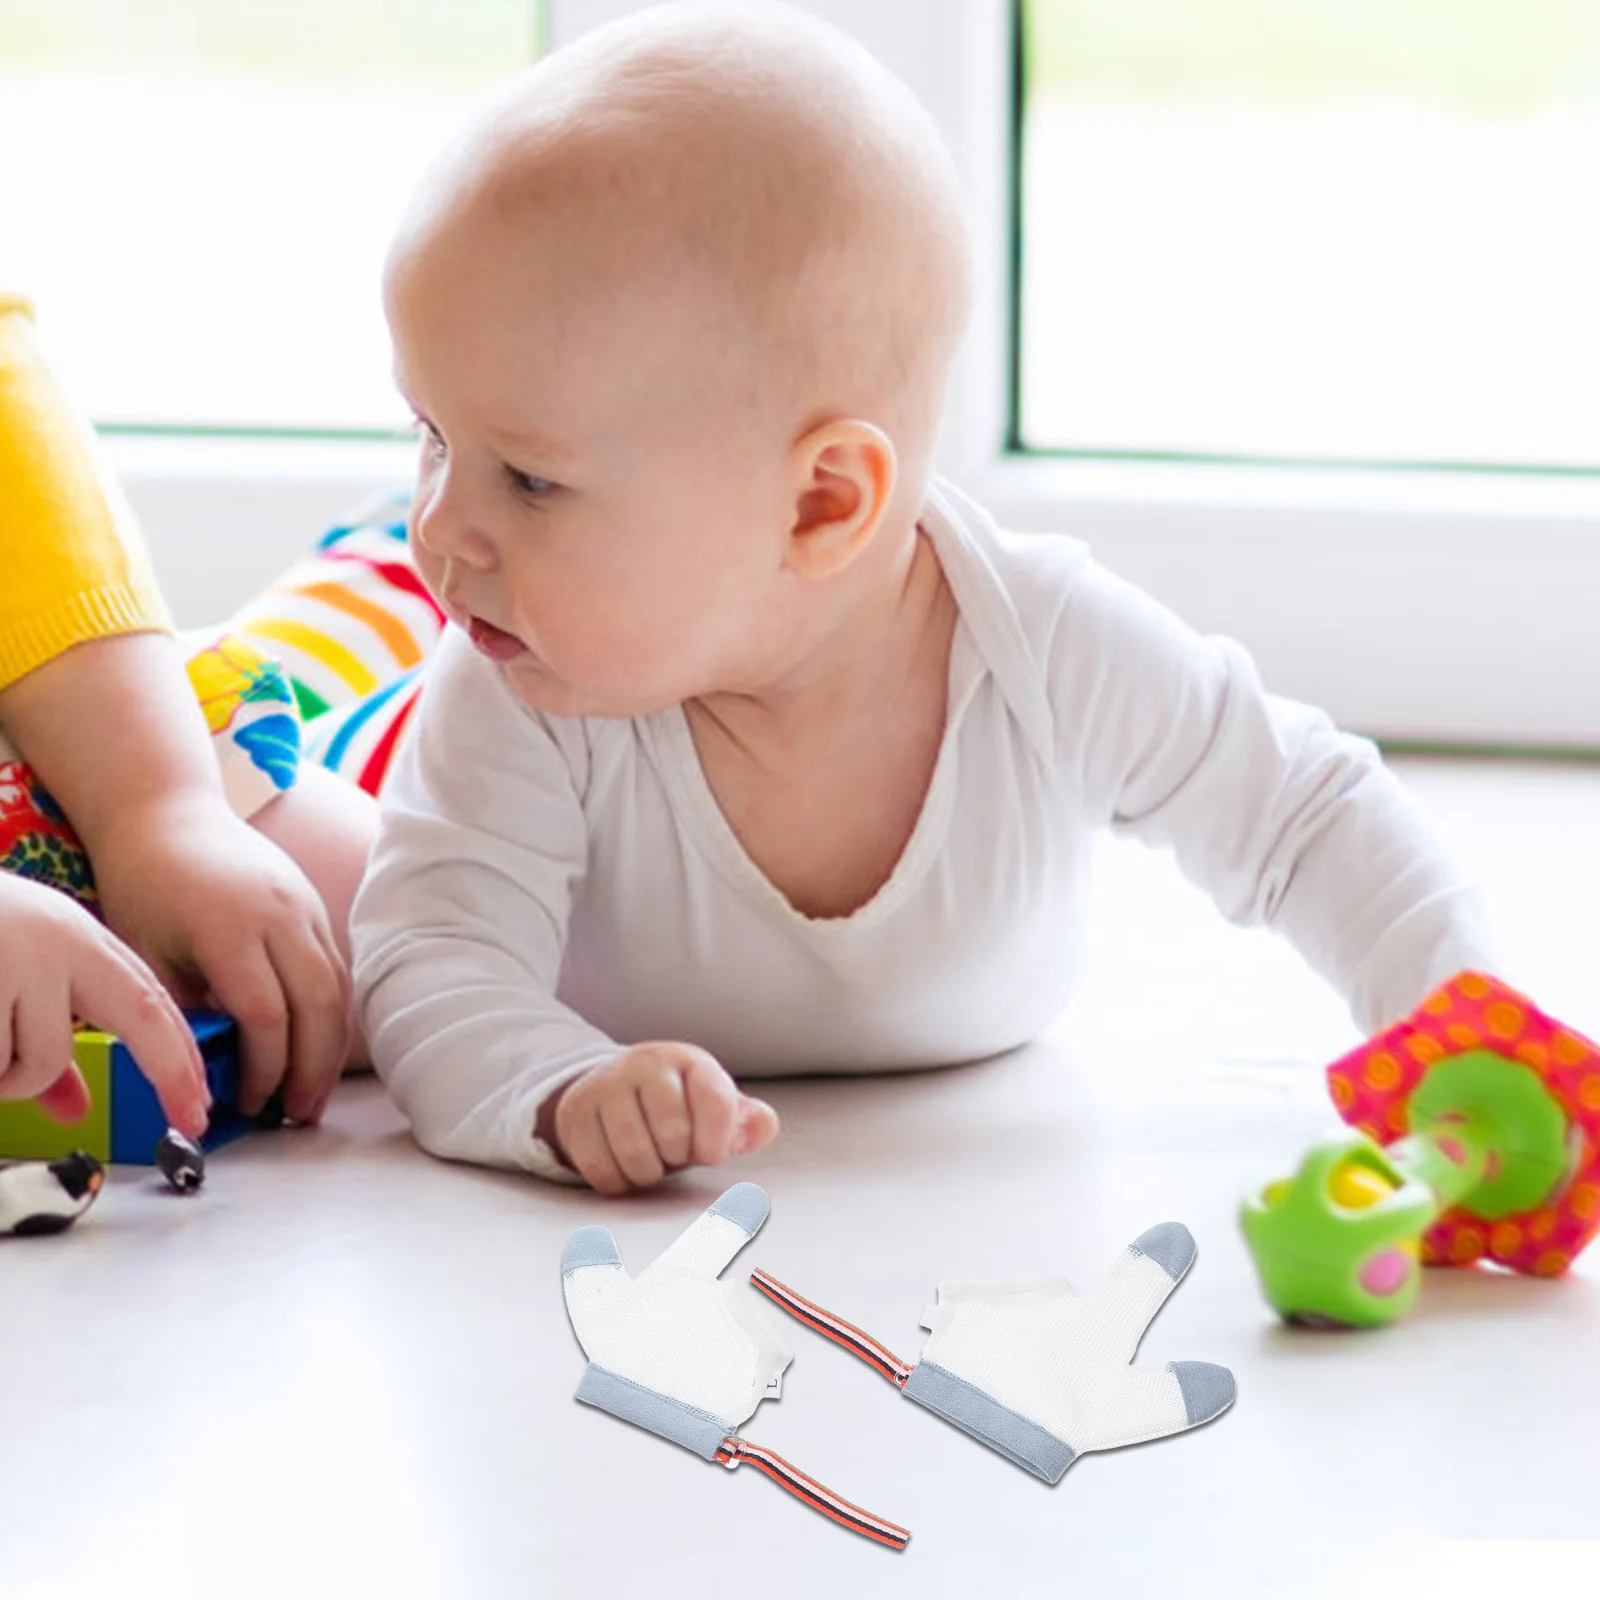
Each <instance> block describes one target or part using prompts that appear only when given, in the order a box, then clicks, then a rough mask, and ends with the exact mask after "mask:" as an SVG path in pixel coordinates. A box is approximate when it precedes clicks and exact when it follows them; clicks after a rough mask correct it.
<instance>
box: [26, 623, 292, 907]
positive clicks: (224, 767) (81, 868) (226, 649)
mask: <svg viewBox="0 0 1600 1600" xmlns="http://www.w3.org/2000/svg"><path fill="white" fill-rule="evenodd" d="M185 642H187V643H190V644H191V646H192V650H193V653H192V654H191V655H190V657H189V661H188V669H189V682H190V684H191V685H192V686H193V688H194V692H195V698H196V699H197V700H198V701H199V702H200V708H201V710H202V711H203V712H204V713H205V718H206V726H207V727H208V728H209V729H210V730H211V741H212V747H213V748H214V749H215V751H216V754H217V765H218V767H219V769H220V770H221V773H222V788H223V792H224V793H225V794H226V795H227V797H228V803H229V805H231V806H232V807H233V809H234V810H235V811H236V812H237V813H238V814H239V815H240V816H241V817H245V818H249V817H253V816H254V815H255V814H256V812H258V811H259V810H260V809H261V808H262V806H264V805H265V804H266V803H267V802H268V801H269V800H272V799H275V798H276V797H277V796H278V795H280V794H282V793H283V791H284V790H285V789H288V788H291V787H292V786H293V784H294V781H295V777H296V775H297V773H298V771H299V767H300V721H299V716H298V714H297V712H296V710H295V703H294V696H293V695H292V694H291V693H290V692H289V682H288V679H287V678H286V677H285V676H284V674H283V669H282V668H281V667H280V666H279V665H278V664H277V662H275V661H273V660H272V659H270V657H267V656H264V655H262V654H261V652H260V651H258V650H254V649H252V648H251V647H250V646H249V645H247V644H246V643H245V642H244V641H243V640H242V639H239V638H236V637H234V636H233V635H231V634H227V633H223V634H219V635H215V636H213V637H211V638H206V639H200V640H188V641H185ZM0 871H4V872H15V873H19V874H20V875H21V876H23V877H25V878H32V879H34V880H35V881H36V882H38V883H47V884H49V885H51V886H52V887H53V888H56V889H62V890H65V891H66V893H68V894H70V895H71V896H72V897H73V899H75V900H77V901H78V902H79V903H80V904H82V905H87V906H93V905H94V904H95V900H96V895H95V889H94V871H93V869H92V868H91V867H90V865H89V855H88V852H87V851H86V850H85V849H84V848H83V844H82V843H81V841H80V840H79V838H78V836H77V834H76V833H75V832H74V831H73V828H72V824H71V823H70V822H68V821H67V819H66V817H65V815H64V814H63V813H62V811H61V808H60V807H59V806H58V805H57V804H56V802H55V801H54V799H52V798H51V795H50V793H49V791H48V790H47V789H46V788H45V787H44V785H43V784H42V783H40V782H39V780H38V778H37V777H35V775H34V772H33V769H32V768H31V767H30V766H28V764H27V763H26V762H25V761H22V760H20V759H18V757H17V755H16V752H15V751H14V750H13V749H12V748H11V746H10V745H8V744H7V743H6V742H5V740H4V739H3V738H0Z"/></svg>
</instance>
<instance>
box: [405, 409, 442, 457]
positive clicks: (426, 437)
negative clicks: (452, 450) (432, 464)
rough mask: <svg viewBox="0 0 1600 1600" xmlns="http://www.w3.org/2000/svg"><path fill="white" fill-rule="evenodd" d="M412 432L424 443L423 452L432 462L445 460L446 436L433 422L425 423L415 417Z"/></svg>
mask: <svg viewBox="0 0 1600 1600" xmlns="http://www.w3.org/2000/svg"><path fill="white" fill-rule="evenodd" d="M411 431H412V432H413V433H414V434H416V436H417V437H418V438H419V439H420V440H421V441H422V448H423V450H424V451H425V452H426V453H427V455H428V456H429V457H430V458H431V459H432V460H435V461H443V460H444V457H445V442H444V435H443V434H442V433H440V432H439V430H438V429H437V428H436V427H434V425H433V424H432V423H431V422H425V421H424V420H423V419H422V418H421V417H415V418H413V419H412V423H411Z"/></svg>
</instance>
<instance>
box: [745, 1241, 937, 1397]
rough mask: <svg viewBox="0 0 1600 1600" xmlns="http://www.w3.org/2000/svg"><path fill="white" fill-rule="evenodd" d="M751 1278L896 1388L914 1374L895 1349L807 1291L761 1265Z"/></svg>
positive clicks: (812, 1326)
mask: <svg viewBox="0 0 1600 1600" xmlns="http://www.w3.org/2000/svg"><path fill="white" fill-rule="evenodd" d="M750 1282H751V1283H752V1284H754V1285H755V1287H756V1288H757V1289H759V1290H760V1291H761V1292H762V1294H764V1295H765V1296H766V1297H767V1298H768V1299H769V1300H771V1301H772V1302H773V1303H774V1304H775V1305H780V1306H782V1307H783V1309H784V1310H785V1311H787V1312H788V1313H789V1315H790V1316H791V1317H798V1318H799V1319H800V1320H801V1321H802V1322H803V1323H805V1325H806V1326H807V1327H808V1328H815V1329H816V1331H817V1332H818V1333H820V1334H821V1335H822V1336H823V1337H824V1338H825V1339H832V1340H833V1342H834V1343H835V1344H837V1345H840V1346H842V1347H843V1348H844V1349H846V1350H848V1351H849V1352H850V1354H851V1355H853V1356H859V1357H860V1358H861V1359H862V1360H863V1361H865V1362H866V1364H867V1365H868V1366H869V1367H871V1368H872V1370H873V1371H874V1372H876V1373H878V1374H880V1375H881V1376H883V1377H885V1378H887V1379H888V1380H889V1382H890V1383H892V1384H894V1385H895V1387H896V1388H899V1389H903V1388H905V1386H906V1379H907V1378H909V1377H910V1376H911V1368H910V1367H908V1366H907V1365H906V1364H905V1362H903V1361H902V1360H901V1359H900V1357H899V1356H897V1355H895V1354H894V1353H893V1352H892V1351H890V1350H886V1349H884V1347H883V1346H882V1345H881V1344H879V1343H878V1341H877V1340H876V1339H874V1338H873V1337H872V1336H871V1335H870V1334H865V1333H863V1332H862V1331H861V1330H860V1329H859V1328H858V1327H856V1326H855V1325H854V1324H853V1323H849V1322H846V1321H845V1320H844V1318H843V1317H836V1316H834V1314H833V1313H832V1312H831V1311H824V1310H823V1309H822V1307H821V1306H819V1305H816V1304H815V1303H814V1302H812V1301H810V1300H807V1299H806V1297H805V1296H804V1295H800V1294H796V1293H795V1292H794V1290H793V1289H791V1288H789V1287H788V1285H787V1284H782V1283H779V1282H778V1280H777V1279H776V1278H774V1277H773V1276H772V1275H771V1274H770V1273H766V1272H763V1271H762V1270H761V1268H760V1267H757V1268H756V1269H755V1271H754V1272H752V1273H751V1274H750Z"/></svg>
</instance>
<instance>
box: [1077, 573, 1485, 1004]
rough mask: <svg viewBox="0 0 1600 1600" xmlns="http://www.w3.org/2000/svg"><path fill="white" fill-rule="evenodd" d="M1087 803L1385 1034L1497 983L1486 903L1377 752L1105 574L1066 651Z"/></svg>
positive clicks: (1220, 644)
mask: <svg viewBox="0 0 1600 1600" xmlns="http://www.w3.org/2000/svg"><path fill="white" fill-rule="evenodd" d="M1052 691H1053V693H1054V694H1055V695H1056V696H1057V697H1058V698H1057V707H1056V720H1057V726H1058V728H1063V729H1066V730H1073V748H1074V752H1075V756H1076V759H1077V760H1078V761H1079V762H1080V764H1081V769H1082V774H1083V783H1084V788H1085V799H1086V802H1087V804H1088V805H1089V806H1090V808H1091V810H1092V811H1094V812H1097V813H1098V814H1100V815H1101V816H1102V817H1103V818H1104V819H1105V820H1107V821H1109V822H1110V823H1111V824H1112V826H1113V827H1114V828H1116V829H1117V830H1118V831H1119V832H1124V833H1128V834H1131V835H1133V836H1134V837H1136V838H1139V839H1141V840H1143V841H1144V842H1145V843H1146V844H1150V845H1154V846H1168V847H1170V848H1172V849H1173V850H1174V852H1175V853H1176V856H1177V860H1178V864H1179V866H1180V867H1181V868H1182V869H1183V871H1184V873H1185V875H1186V876H1188V877H1189V878H1190V879H1192V880H1193V881H1194V882H1195V883H1197V884H1199V885H1200V886H1201V887H1202V888H1204V889H1206V890H1207V891H1208V892H1209V893H1210V894H1211V895H1212V897H1213V898H1214V899H1215V900H1216V902H1217V904H1218V905H1219V907H1220V908H1221V910H1222V911H1223V913H1224V914H1225V915H1226V916H1227V917H1228V918H1229V919H1230V920H1231V921H1234V922H1237V923H1241V924H1250V923H1265V924H1267V925H1269V926H1270V927H1272V928H1274V929H1275V930H1277V931H1278V932H1280V933H1282V934H1283V935H1285V936H1286V937H1287V938H1288V939H1289V940H1290V942H1291V943H1293V944H1294V945H1295V947H1296V948H1297V949H1298V950H1299V951H1300V953H1301V954H1302V955H1303V956H1304V957H1305V958H1306V960H1307V961H1308V962H1309V963H1310V965H1311V966H1312V967H1313V968H1314V969H1315V970H1316V971H1317V972H1319V973H1321V974H1322V976H1323V977H1325V978H1326V979H1327V980H1328V981H1329V982H1330V983H1332V984H1333V985H1334V987H1335V988H1336V989H1338V991H1339V992H1340V993H1341V994H1342V995H1344V997H1345V999H1346V1001H1347V1003H1348V1004H1349V1006H1350V1008H1351V1011H1352V1013H1353V1014H1354V1016H1355V1019H1356V1022H1357V1024H1358V1025H1359V1026H1360V1027H1361V1028H1362V1030H1363V1031H1365V1032H1369V1033H1370V1032H1373V1031H1375V1030H1377V1029H1378V1028H1380V1027H1382V1026H1384V1025H1386V1024H1387V1023H1389V1022H1392V1021H1394V1020H1395V1019H1396V1018H1398V1017H1400V1016H1402V1015H1404V1014H1405V1013H1406V1012H1408V1011H1409V1010H1411V1009H1412V1008H1413V1007H1414V1006H1416V1005H1417V1004H1418V1003H1420V1002H1421V1001H1422V1000H1423V999H1424V998H1425V997H1426V996H1427V994H1428V993H1429V992H1430V991H1431V990H1433V989H1434V988H1435V987H1437V986H1438V984H1440V983H1442V982H1444V981H1445V980H1446V979H1447V978H1449V977H1451V976H1453V975H1454V974H1455V973H1456V972H1458V971H1460V970H1461V969H1462V968H1464V967H1476V968H1479V969H1482V970H1489V971H1498V970H1499V966H1498V963H1499V958H1498V956H1497V954H1496V953H1495V950H1494V946H1493V942H1492V940H1491V937H1490V934H1489V931H1488V928H1487V925H1486V918H1485V916H1484V912H1483V909H1482V906H1481V903H1480V901H1479V898H1478V895H1477V892H1476V890H1475V889H1474V888H1473V886H1472V885H1471V884H1470V883H1468V882H1467V881H1466V880H1465V879H1464V878H1463V877H1462V876H1461V875H1460V873H1459V872H1458V871H1457V870H1456V869H1455V867H1454V866H1453V865H1452V864H1451V862H1450V861H1449V860H1448V858H1447V857H1446V856H1445V854H1444V852H1443V850H1442V848H1441V847H1440V844H1439V841H1438V839H1437V837H1436V835H1435V833H1434V831H1433V829H1432V827H1431V825H1430V824H1429V822H1428V819H1427V816H1426V814H1425V813H1424V812H1423V810H1422V808H1421V806H1419V805H1418V804H1417V802H1416V801H1415V800H1414V799H1413V798H1412V797H1411V795H1410V794H1409V793H1408V792H1407V791H1406V789H1405V787H1404V786H1403V785H1402V784H1401V782H1400V780H1399V779H1398V778H1397V777H1396V776H1395V775H1394V774H1393V773H1392V772H1390V771H1389V770H1388V769H1387V768H1386V767H1385V766H1384V765H1383V763H1382V761H1381V760H1380V758H1379V755H1378V752H1377V750H1376V748H1375V747H1374V746H1373V745H1372V744H1371V743H1370V742H1369V741H1367V740H1365V739H1361V738H1357V737H1355V736H1353V735H1350V734H1345V733H1341V732H1340V731H1339V730H1338V729H1337V728H1336V727H1335V726H1334V724H1333V723H1332V722H1331V721H1330V719H1329V718H1328V717H1327V715H1326V714H1325V713H1323V712H1321V711H1319V710H1316V709H1315V708H1313V707H1311V706H1307V705H1302V704H1300V703H1298V702H1296V701H1292V700H1286V699H1283V698H1281V697H1279V696H1276V695H1271V694H1267V693H1266V692H1265V691H1264V690H1263V689H1262V686H1261V683H1260V680H1259V678H1258V677H1257V675H1256V671H1255V667H1254V664H1253V662H1252V661H1251V659H1250V656H1249V655H1248V653H1247V652H1246V651H1245V650H1244V649H1243V648H1242V647H1241V646H1239V645H1238V644H1236V643H1235V642H1233V641H1232V640H1229V639H1222V638H1203V637H1201V636H1200V635H1199V634H1197V633H1196V632H1194V631H1193V630H1192V629H1190V628H1189V627H1188V626H1186V625H1185V624H1184V623H1182V622H1181V621H1180V620H1179V619H1178V618H1177V617H1175V616H1174V615H1172V613H1170V612H1169V611H1167V610H1165V608H1163V607H1162V606H1160V605H1159V604H1157V603H1156V602H1155V601H1154V600H1152V599H1151V598H1150V597H1149V596H1148V595H1146V594H1144V593H1142V592H1141V591H1140V590H1138V589H1136V588H1134V587H1133V586H1132V585H1131V584H1127V583H1124V582H1122V581H1121V580H1120V579H1117V578H1115V577H1113V576H1111V575H1110V574H1108V573H1106V572H1104V571H1103V570H1102V569H1099V568H1096V567H1092V566H1091V567H1089V568H1088V569H1087V573H1086V575H1085V577H1084V579H1083V581H1082V582H1081V583H1080V584H1079V585H1078V586H1077V587H1076V588H1075V590H1074V591H1073V593H1072V595H1071V598H1070V599H1069V601H1068V603H1067V606H1066V609H1065V612H1064V614H1063V618H1062V622H1061V626H1060V628H1059V629H1058V631H1057V636H1056V661H1055V672H1054V673H1053V681H1052Z"/></svg>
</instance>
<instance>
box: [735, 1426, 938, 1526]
mask: <svg viewBox="0 0 1600 1600" xmlns="http://www.w3.org/2000/svg"><path fill="white" fill-rule="evenodd" d="M716 1459H717V1460H718V1461H720V1462H721V1463H722V1464H723V1466H725V1467H727V1468H729V1469H730V1470H731V1469H732V1468H734V1467H739V1466H743V1465H744V1463H745V1462H746V1461H748V1462H749V1463H750V1465H751V1466H752V1467H755V1468H756V1469H757V1470H758V1471H760V1472H764V1473H766V1475H767V1476H768V1477H769V1478H771V1479H772V1481H773V1482H774V1483H775V1484H777V1485H778V1486H779V1487H780V1488H783V1489H787V1490H788V1491H789V1493H790V1494H792V1495H795V1496H797V1497H798V1498H799V1499H801V1500H804V1501H805V1503H806V1504H807V1505H808V1506H810V1507H811V1509H812V1510H813V1511H820V1512H821V1513H822V1514H823V1516H825V1517H832V1518H833V1520H834V1521H835V1522H837V1523H838V1524H839V1526H840V1527H842V1528H848V1529H849V1530H850V1531H851V1532H852V1533H859V1534H860V1535H861V1536H862V1537H863V1538H866V1539H874V1540H876V1541H877V1542H878V1543H879V1544H886V1545H888V1546H889V1548H890V1549H891V1550H904V1549H905V1547H906V1541H907V1540H908V1539H909V1538H910V1537H911V1535H910V1533H909V1532H908V1531H907V1530H906V1529H904V1528H899V1527H896V1526H895V1524H894V1523H892V1522H885V1521H884V1520H883V1518H882V1517H875V1516H873V1515H872V1513H871V1512H870V1511H863V1510H862V1509H861V1507H860V1506H853V1505H851V1504H850V1502H849V1501H848V1500H842V1499H840V1497H839V1496H838V1495H836V1494H835V1493H834V1492H833V1490H831V1489H825V1488H823V1486H822V1485H821V1484H820V1483H818V1482H817V1480H816V1479H815V1478H808V1477H807V1476H806V1475H805V1473H803V1472H801V1471H800V1469H799V1468H798V1467H794V1466H791V1465H790V1464H789V1463H788V1462H787V1461H785V1460H784V1459H783V1457H782V1456H780V1455H777V1454H776V1453H775V1452H773V1451H771V1450H766V1449H763V1448H762V1447H761V1446H760V1445H758V1444H751V1442H750V1441H749V1440H748V1439H741V1438H740V1437H739V1435H738V1434H736V1433H730V1434H729V1435H728V1437H727V1438H726V1439H724V1440H723V1441H722V1446H721V1448H720V1449H719V1450H718V1451H717V1453H716Z"/></svg>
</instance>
